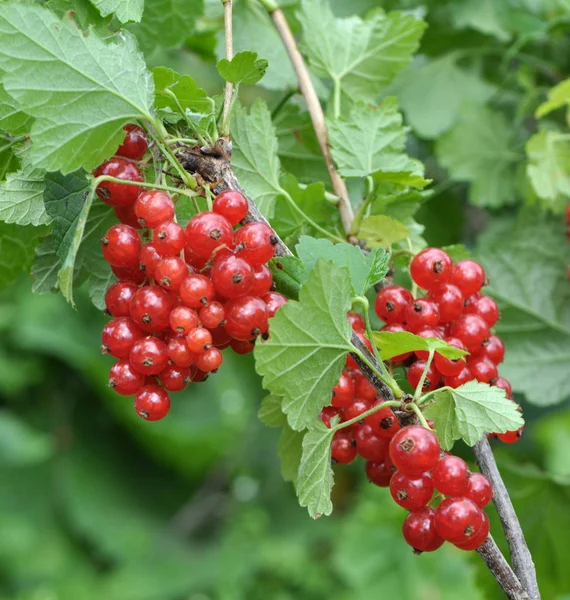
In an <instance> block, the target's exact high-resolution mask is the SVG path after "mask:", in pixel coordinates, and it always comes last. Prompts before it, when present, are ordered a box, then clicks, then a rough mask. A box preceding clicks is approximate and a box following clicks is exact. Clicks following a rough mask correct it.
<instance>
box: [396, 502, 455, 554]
mask: <svg viewBox="0 0 570 600" xmlns="http://www.w3.org/2000/svg"><path fill="white" fill-rule="evenodd" d="M402 533H403V534H404V539H405V540H406V543H407V544H408V545H409V546H411V547H412V548H413V549H414V550H415V551H416V552H434V551H435V550H437V549H438V548H440V547H441V546H442V544H443V542H444V541H445V540H444V539H443V538H442V537H440V536H439V535H438V533H437V531H436V529H435V510H434V509H433V508H431V507H429V506H426V507H425V508H421V509H419V510H415V511H413V512H411V513H410V514H409V515H408V516H407V517H406V519H405V520H404V525H403V527H402Z"/></svg>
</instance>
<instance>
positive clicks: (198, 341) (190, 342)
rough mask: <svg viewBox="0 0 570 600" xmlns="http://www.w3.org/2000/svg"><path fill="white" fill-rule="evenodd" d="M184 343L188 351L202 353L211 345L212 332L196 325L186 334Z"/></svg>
mask: <svg viewBox="0 0 570 600" xmlns="http://www.w3.org/2000/svg"><path fill="white" fill-rule="evenodd" d="M186 344H187V346H188V350H190V352H193V353H194V354H202V352H206V350H208V349H209V348H211V347H212V334H211V333H210V331H209V330H208V329H206V328H205V327H196V328H195V329H192V331H190V332H189V333H188V335H187V336H186ZM197 359H198V357H196V360H197Z"/></svg>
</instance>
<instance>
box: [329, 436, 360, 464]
mask: <svg viewBox="0 0 570 600" xmlns="http://www.w3.org/2000/svg"><path fill="white" fill-rule="evenodd" d="M331 457H332V460H333V461H334V462H336V463H340V464H341V465H346V464H348V463H351V462H352V461H353V460H354V459H355V458H356V445H355V443H354V440H353V438H352V434H351V432H350V431H346V430H345V429H340V430H339V431H337V432H336V433H335V434H334V437H333V440H332V444H331Z"/></svg>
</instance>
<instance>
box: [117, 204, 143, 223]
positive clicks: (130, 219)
mask: <svg viewBox="0 0 570 600" xmlns="http://www.w3.org/2000/svg"><path fill="white" fill-rule="evenodd" d="M113 211H114V212H115V216H116V217H117V219H119V221H120V222H121V223H124V224H125V225H130V226H131V227H134V228H135V229H142V226H141V224H140V223H139V222H138V219H137V215H135V207H134V204H128V205H127V206H114V207H113Z"/></svg>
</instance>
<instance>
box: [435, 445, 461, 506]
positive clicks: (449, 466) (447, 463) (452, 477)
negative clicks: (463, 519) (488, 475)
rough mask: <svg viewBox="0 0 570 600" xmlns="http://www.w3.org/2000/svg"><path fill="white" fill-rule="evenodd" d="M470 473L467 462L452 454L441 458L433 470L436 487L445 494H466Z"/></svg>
mask: <svg viewBox="0 0 570 600" xmlns="http://www.w3.org/2000/svg"><path fill="white" fill-rule="evenodd" d="M469 475H470V473H469V467H468V466H467V463H466V462H465V461H464V460H462V459H461V458H459V457H458V456H453V455H451V454H448V455H446V456H443V457H442V458H440V459H439V461H438V463H437V465H435V467H434V468H433V471H432V477H433V483H434V485H435V487H436V488H437V490H438V491H439V492H441V493H442V494H444V495H445V496H463V495H465V491H466V489H467V484H468V481H469Z"/></svg>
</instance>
